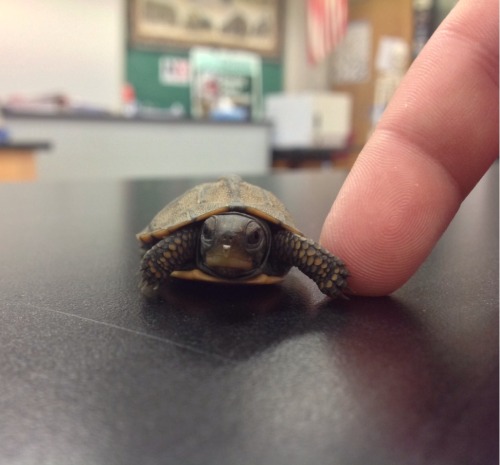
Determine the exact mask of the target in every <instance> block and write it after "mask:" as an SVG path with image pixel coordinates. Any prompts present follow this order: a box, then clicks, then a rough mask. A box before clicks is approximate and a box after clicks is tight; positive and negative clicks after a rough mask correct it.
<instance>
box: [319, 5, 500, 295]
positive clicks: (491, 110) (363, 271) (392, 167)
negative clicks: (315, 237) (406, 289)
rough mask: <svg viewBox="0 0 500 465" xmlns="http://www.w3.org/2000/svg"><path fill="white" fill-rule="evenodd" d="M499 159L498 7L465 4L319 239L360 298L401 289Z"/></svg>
mask: <svg viewBox="0 0 500 465" xmlns="http://www.w3.org/2000/svg"><path fill="white" fill-rule="evenodd" d="M497 156H498V2H497V1H496V0H480V1H478V0H462V1H460V2H459V3H458V5H457V6H456V7H455V9H454V10H453V11H452V12H451V13H450V15H449V16H448V17H447V18H446V19H445V21H444V22H443V24H442V25H441V26H440V27H439V28H438V30H437V31H436V33H435V34H434V35H433V37H432V38H431V39H430V40H429V42H428V44H427V45H426V47H425V48H424V50H422V52H421V54H420V55H419V57H418V58H417V59H416V60H415V62H414V64H413V65H412V67H411V68H410V70H409V71H408V73H407V75H406V76H405V79H404V80H403V82H402V83H401V85H400V87H399V89H398V91H397V92H396V94H395V96H394V97H393V99H392V101H391V103H390V105H389V106H388V108H387V109H386V111H385V112H384V115H383V117H382V119H381V121H380V123H379V124H378V126H377V128H376V129H375V131H374V133H373V135H372V137H371V138H370V140H369V141H368V143H367V145H366V146H365V148H364V149H363V151H362V152H361V154H360V155H359V157H358V159H357V161H356V163H355V165H354V166H353V169H352V171H351V173H350V174H349V176H348V178H347V179H346V182H345V183H344V186H343V187H342V189H341V191H340V193H339V195H338V197H337V199H336V201H335V203H334V205H333V206H332V209H331V211H330V213H329V214H328V216H327V218H326V221H325V224H324V226H323V230H322V234H321V242H322V244H323V245H324V246H325V247H326V248H328V249H329V250H331V251H333V252H334V253H335V254H336V255H338V256H340V257H342V259H343V260H344V261H345V262H346V263H347V265H348V267H349V269H350V273H351V275H352V277H351V278H350V281H349V286H350V288H351V289H352V290H353V291H354V292H355V293H357V294H361V295H386V294H389V293H391V292H393V291H394V290H396V289H397V288H399V287H400V286H401V285H403V284H404V283H405V282H406V281H407V280H408V279H409V278H410V277H411V275H412V274H413V273H414V272H415V271H416V270H417V268H418V267H419V266H420V264H421V263H422V262H423V261H424V260H425V258H426V257H427V255H428V254H429V253H430V251H431V250H432V247H433V246H434V245H435V243H436V241H437V240H438V239H439V237H440V236H441V234H442V233H443V232H444V230H445V229H446V227H447V226H448V224H449V222H450V221H451V220H452V218H453V216H454V215H455V213H456V211H457V210H458V208H459V206H460V203H461V202H462V200H463V199H464V198H465V197H466V196H467V194H468V193H469V192H470V190H471V189H472V188H473V187H474V185H475V184H476V183H477V181H478V180H479V179H480V178H481V176H482V175H483V174H484V172H485V171H486V170H487V169H488V167H489V166H490V165H491V163H492V162H493V160H494V159H495V158H496V157H497Z"/></svg>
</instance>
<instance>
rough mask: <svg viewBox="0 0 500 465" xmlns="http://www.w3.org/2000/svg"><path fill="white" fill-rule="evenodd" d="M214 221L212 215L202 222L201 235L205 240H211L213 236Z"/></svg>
mask: <svg viewBox="0 0 500 465" xmlns="http://www.w3.org/2000/svg"><path fill="white" fill-rule="evenodd" d="M215 223H216V219H215V218H214V217H213V216H212V217H210V218H208V219H207V220H206V221H205V223H203V228H202V230H201V235H202V237H203V239H205V240H206V241H212V240H213V239H214V237H215Z"/></svg>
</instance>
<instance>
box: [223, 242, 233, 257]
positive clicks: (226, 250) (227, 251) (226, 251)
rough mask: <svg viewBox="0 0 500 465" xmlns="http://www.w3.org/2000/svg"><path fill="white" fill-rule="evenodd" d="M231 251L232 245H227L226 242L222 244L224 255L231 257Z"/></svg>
mask: <svg viewBox="0 0 500 465" xmlns="http://www.w3.org/2000/svg"><path fill="white" fill-rule="evenodd" d="M230 253H231V246H230V245H227V244H224V245H223V246H222V255H224V257H226V258H227V257H229V254H230Z"/></svg>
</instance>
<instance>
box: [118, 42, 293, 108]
mask: <svg viewBox="0 0 500 465" xmlns="http://www.w3.org/2000/svg"><path fill="white" fill-rule="evenodd" d="M188 56H189V52H173V51H169V52H158V51H145V50H136V49H132V48H128V49H127V55H126V79H127V82H129V83H130V84H132V86H133V87H134V89H135V92H136V98H137V100H138V102H139V103H140V104H142V105H145V106H151V107H158V108H168V107H170V106H171V105H172V104H174V103H180V104H182V105H183V106H184V108H185V109H186V112H187V114H188V115H189V113H190V106H191V101H190V90H189V84H187V85H185V86H181V85H164V84H162V83H161V82H160V79H159V60H160V59H161V58H163V57H177V58H188ZM262 81H263V82H262V86H263V94H264V97H265V96H266V95H267V94H269V93H273V92H281V91H282V89H283V66H282V64H281V62H277V61H271V60H268V61H267V60H263V61H262Z"/></svg>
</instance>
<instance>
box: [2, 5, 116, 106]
mask: <svg viewBox="0 0 500 465" xmlns="http://www.w3.org/2000/svg"><path fill="white" fill-rule="evenodd" d="M124 10H125V3H124V1H123V0H105V1H102V0H43V1H40V0H1V1H0V44H1V46H0V69H1V72H0V99H2V98H5V97H6V96H7V95H9V94H12V93H15V92H26V93H47V92H65V93H68V94H70V95H72V96H80V97H81V98H82V99H85V100H86V101H88V102H90V103H94V104H98V105H103V106H106V107H111V108H117V107H118V105H119V104H120V99H121V96H120V93H121V86H122V82H123V76H124V62H123V56H124V55H123V49H124V44H125V21H124V18H125V11H124Z"/></svg>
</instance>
